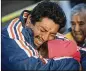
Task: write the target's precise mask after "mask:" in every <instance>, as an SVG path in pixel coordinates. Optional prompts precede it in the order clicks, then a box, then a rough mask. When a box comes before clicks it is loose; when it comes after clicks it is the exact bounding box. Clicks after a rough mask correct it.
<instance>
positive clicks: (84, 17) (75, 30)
mask: <svg viewBox="0 0 86 71" xmlns="http://www.w3.org/2000/svg"><path fill="white" fill-rule="evenodd" d="M71 25H72V35H73V37H74V39H75V41H76V42H77V43H83V41H84V40H85V38H86V4H83V3H82V4H78V5H76V6H74V7H73V8H72V11H71Z"/></svg>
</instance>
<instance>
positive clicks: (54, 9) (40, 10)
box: [31, 1, 66, 28]
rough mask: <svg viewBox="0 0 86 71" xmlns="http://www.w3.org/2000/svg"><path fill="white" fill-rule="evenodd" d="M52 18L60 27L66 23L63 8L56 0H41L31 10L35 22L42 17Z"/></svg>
mask: <svg viewBox="0 0 86 71" xmlns="http://www.w3.org/2000/svg"><path fill="white" fill-rule="evenodd" d="M44 17H47V18H49V19H52V20H53V21H54V22H55V23H56V24H59V25H60V28H62V27H64V26H65V24H66V16H65V13H64V11H63V10H62V8H61V7H60V6H59V5H58V4H56V3H54V2H46V1H45V2H41V3H39V4H38V5H37V6H36V7H35V8H34V9H33V10H32V12H31V22H32V23H33V24H35V23H36V22H37V21H40V20H41V19H42V18H44Z"/></svg>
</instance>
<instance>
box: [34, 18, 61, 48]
mask: <svg viewBox="0 0 86 71" xmlns="http://www.w3.org/2000/svg"><path fill="white" fill-rule="evenodd" d="M58 30H59V25H58V24H56V23H54V21H52V20H51V19H49V18H43V19H42V21H40V22H36V23H35V25H34V30H33V32H34V43H35V45H36V46H37V47H39V46H40V45H42V44H43V43H44V42H45V41H47V40H52V39H54V38H55V35H56V33H57V32H58Z"/></svg>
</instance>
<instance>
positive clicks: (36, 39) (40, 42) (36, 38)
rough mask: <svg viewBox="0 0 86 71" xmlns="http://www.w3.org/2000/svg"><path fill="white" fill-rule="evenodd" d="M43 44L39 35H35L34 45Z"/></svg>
mask: <svg viewBox="0 0 86 71" xmlns="http://www.w3.org/2000/svg"><path fill="white" fill-rule="evenodd" d="M42 44H43V41H42V40H41V39H40V37H35V45H36V46H38V47H39V46H40V45H42Z"/></svg>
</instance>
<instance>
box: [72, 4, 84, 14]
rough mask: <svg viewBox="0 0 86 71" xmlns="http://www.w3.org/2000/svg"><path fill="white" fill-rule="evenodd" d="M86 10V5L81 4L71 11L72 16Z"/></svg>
mask: <svg viewBox="0 0 86 71" xmlns="http://www.w3.org/2000/svg"><path fill="white" fill-rule="evenodd" d="M84 10H86V4H85V3H81V4H77V5H76V6H74V7H73V8H72V10H71V16H73V15H75V14H76V13H79V12H82V11H84Z"/></svg>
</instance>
